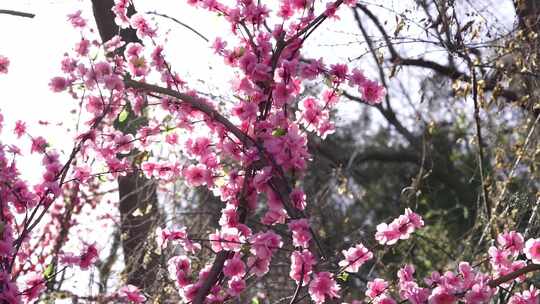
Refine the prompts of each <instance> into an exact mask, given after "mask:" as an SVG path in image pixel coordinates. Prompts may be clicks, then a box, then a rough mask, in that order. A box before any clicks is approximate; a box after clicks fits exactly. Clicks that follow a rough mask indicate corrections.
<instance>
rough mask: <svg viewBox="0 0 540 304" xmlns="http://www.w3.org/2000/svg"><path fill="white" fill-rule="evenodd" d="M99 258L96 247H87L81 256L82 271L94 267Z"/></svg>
mask: <svg viewBox="0 0 540 304" xmlns="http://www.w3.org/2000/svg"><path fill="white" fill-rule="evenodd" d="M98 257H99V254H98V251H97V248H96V246H95V245H90V246H88V247H86V249H85V251H84V252H83V254H82V255H81V258H80V261H79V266H80V267H81V269H88V267H90V265H92V264H93V263H94V262H95V261H96V260H97V258H98Z"/></svg>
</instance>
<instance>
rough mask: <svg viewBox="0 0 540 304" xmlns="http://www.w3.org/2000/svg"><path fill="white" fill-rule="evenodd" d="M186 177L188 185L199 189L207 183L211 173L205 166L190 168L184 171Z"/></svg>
mask: <svg viewBox="0 0 540 304" xmlns="http://www.w3.org/2000/svg"><path fill="white" fill-rule="evenodd" d="M184 177H185V179H186V181H187V183H188V184H190V185H192V186H194V187H197V186H201V185H204V184H206V183H207V181H208V179H209V177H210V172H209V171H208V170H207V169H206V168H205V167H204V166H203V165H196V166H189V167H187V168H186V169H184Z"/></svg>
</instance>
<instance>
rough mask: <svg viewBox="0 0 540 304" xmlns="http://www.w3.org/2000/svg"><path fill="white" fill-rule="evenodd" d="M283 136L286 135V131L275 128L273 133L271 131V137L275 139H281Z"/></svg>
mask: <svg viewBox="0 0 540 304" xmlns="http://www.w3.org/2000/svg"><path fill="white" fill-rule="evenodd" d="M285 134H287V130H285V129H282V128H277V129H275V130H274V131H272V135H273V136H276V137H281V136H283V135H285Z"/></svg>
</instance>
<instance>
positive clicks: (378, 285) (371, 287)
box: [366, 278, 388, 299]
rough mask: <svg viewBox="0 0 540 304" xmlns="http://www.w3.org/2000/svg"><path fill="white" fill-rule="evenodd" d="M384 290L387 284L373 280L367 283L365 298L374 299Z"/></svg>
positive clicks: (383, 281) (380, 280) (381, 280)
mask: <svg viewBox="0 0 540 304" xmlns="http://www.w3.org/2000/svg"><path fill="white" fill-rule="evenodd" d="M386 288H388V282H386V281H385V280H383V279H379V278H377V279H375V280H373V281H371V282H368V283H367V290H366V296H367V297H368V298H370V299H375V298H377V297H378V296H380V295H382V294H383V293H384V292H385V291H386Z"/></svg>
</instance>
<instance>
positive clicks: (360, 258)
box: [339, 243, 373, 272]
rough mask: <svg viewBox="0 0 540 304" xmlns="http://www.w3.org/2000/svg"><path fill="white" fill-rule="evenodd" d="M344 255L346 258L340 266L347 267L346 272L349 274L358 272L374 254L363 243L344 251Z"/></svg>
mask: <svg viewBox="0 0 540 304" xmlns="http://www.w3.org/2000/svg"><path fill="white" fill-rule="evenodd" d="M342 253H343V255H344V256H345V260H341V261H340V262H339V266H340V267H345V270H346V271H349V272H358V269H359V268H360V266H362V265H363V264H364V263H365V262H366V261H368V260H370V259H372V258H373V253H371V252H370V251H369V250H368V249H367V248H366V247H364V245H362V244H361V243H360V244H358V245H356V246H355V247H351V248H349V249H347V250H343V251H342Z"/></svg>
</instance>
